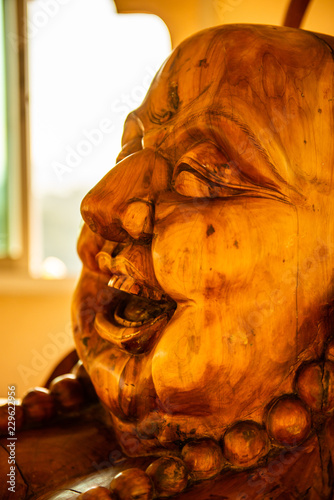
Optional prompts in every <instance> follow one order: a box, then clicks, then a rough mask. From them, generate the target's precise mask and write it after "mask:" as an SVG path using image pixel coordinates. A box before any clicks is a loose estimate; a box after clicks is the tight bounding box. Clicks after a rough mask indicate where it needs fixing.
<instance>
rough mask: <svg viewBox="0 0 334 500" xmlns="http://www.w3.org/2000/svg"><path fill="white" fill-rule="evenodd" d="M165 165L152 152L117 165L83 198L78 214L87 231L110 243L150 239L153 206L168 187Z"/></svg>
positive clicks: (131, 156) (143, 152) (145, 152)
mask: <svg viewBox="0 0 334 500" xmlns="http://www.w3.org/2000/svg"><path fill="white" fill-rule="evenodd" d="M166 176H167V165H166V162H165V160H164V159H163V158H162V157H160V156H157V155H156V154H155V153H154V151H153V150H142V151H139V152H137V153H134V154H132V155H130V156H128V157H127V158H125V159H124V160H122V161H121V162H120V163H119V164H117V165H116V167H114V168H113V169H112V170H111V171H110V172H108V174H107V175H105V177H103V179H102V180H101V181H100V182H99V183H98V184H97V185H96V186H95V187H94V188H93V189H92V190H91V191H89V193H88V194H87V195H86V196H85V198H84V199H83V201H82V204H81V213H82V217H83V219H84V221H85V222H86V224H87V225H88V226H89V227H90V229H91V230H92V231H94V232H96V233H99V234H100V235H101V236H103V238H105V239H107V240H111V241H125V240H127V239H129V237H131V238H133V239H136V240H138V239H141V240H145V241H147V240H149V239H150V238H152V233H153V224H154V203H155V200H156V196H157V194H158V192H159V191H161V189H163V188H166V184H167V178H166Z"/></svg>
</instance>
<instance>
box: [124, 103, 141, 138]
mask: <svg viewBox="0 0 334 500" xmlns="http://www.w3.org/2000/svg"><path fill="white" fill-rule="evenodd" d="M134 132H135V133H134ZM136 132H137V134H136ZM143 133H144V126H143V123H142V121H141V120H140V118H139V117H138V115H136V113H135V111H132V112H131V113H130V114H128V116H127V117H126V120H125V122H124V127H123V136H122V146H124V144H126V143H128V142H129V140H132V139H134V138H135V137H136V136H137V137H138V138H140V137H142V136H143ZM129 135H130V139H129V138H128V136H129Z"/></svg>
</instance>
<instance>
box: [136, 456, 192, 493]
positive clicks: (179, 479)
mask: <svg viewBox="0 0 334 500" xmlns="http://www.w3.org/2000/svg"><path fill="white" fill-rule="evenodd" d="M146 473H147V474H148V475H149V476H150V478H151V479H152V482H153V484H154V489H155V491H156V493H157V494H158V496H159V497H169V496H171V495H175V494H176V493H181V491H183V490H184V489H185V488H186V486H187V484H188V471H187V468H186V466H185V464H184V462H183V461H182V460H180V459H179V458H174V457H161V458H159V459H158V460H156V461H155V462H153V463H152V464H151V465H149V467H148V468H147V470H146Z"/></svg>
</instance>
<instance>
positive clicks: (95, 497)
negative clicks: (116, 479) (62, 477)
mask: <svg viewBox="0 0 334 500" xmlns="http://www.w3.org/2000/svg"><path fill="white" fill-rule="evenodd" d="M115 498H116V497H115V496H114V495H113V494H112V493H110V491H109V490H108V489H107V488H103V486H94V487H93V488H90V489H89V490H87V491H85V493H81V495H79V496H78V497H77V500H114V499H115Z"/></svg>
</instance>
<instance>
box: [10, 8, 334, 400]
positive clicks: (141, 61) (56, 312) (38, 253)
mask: <svg viewBox="0 0 334 500" xmlns="http://www.w3.org/2000/svg"><path fill="white" fill-rule="evenodd" d="M289 6H290V10H289ZM228 23H259V24H274V25H283V24H284V23H285V24H286V25H290V26H299V25H300V27H301V28H303V29H306V30H311V31H316V32H321V33H327V34H330V35H333V36H334V2H333V0H311V1H309V2H308V1H306V0H293V1H292V2H290V0H272V1H271V2H267V1H266V0H182V1H180V0H115V1H112V0H0V44H1V47H0V66H1V78H0V120H1V125H0V318H1V320H0V335H1V337H0V338H1V346H2V349H1V362H0V396H5V395H6V394H7V386H8V385H16V388H17V396H18V397H20V396H22V395H23V393H24V392H25V391H26V390H27V389H28V388H30V387H33V386H36V385H43V384H44V383H45V381H46V379H47V378H48V376H49V375H50V373H51V372H52V370H53V368H54V367H55V366H56V365H57V363H58V362H59V361H60V360H61V358H62V357H64V356H65V355H66V354H67V353H69V352H70V351H71V350H72V349H73V346H74V344H73V341H72V336H71V326H70V304H71V295H72V292H73V289H74V287H75V282H76V279H77V277H78V274H79V272H80V262H79V259H78V258H77V255H76V240H77V237H78V234H79V231H80V226H81V217H80V213H79V207H80V201H81V199H82V197H83V196H84V194H85V193H86V192H87V191H88V190H89V189H90V188H91V187H92V186H93V185H94V184H95V183H96V182H97V181H98V180H99V179H100V178H101V177H102V176H103V175H104V174H105V173H107V172H108V170H110V168H112V166H113V165H114V160H115V158H116V156H117V153H118V151H119V149H120V141H121V135H122V127H123V122H124V119H125V117H126V115H127V114H128V113H129V112H130V111H131V110H132V109H135V108H136V107H137V106H138V105H139V104H140V103H141V101H142V100H143V98H144V96H145V94H146V92H147V89H148V87H149V85H150V82H151V81H152V78H153V76H154V74H155V73H156V71H157V69H158V68H159V66H160V65H161V64H162V62H163V61H164V59H165V58H166V57H167V56H168V54H169V53H170V51H171V50H172V48H174V47H175V46H176V45H177V44H178V43H179V42H181V41H182V40H183V39H184V38H186V37H187V36H189V35H191V34H192V33H194V32H196V31H199V30H201V29H204V28H207V27H210V26H215V25H218V24H228Z"/></svg>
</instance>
